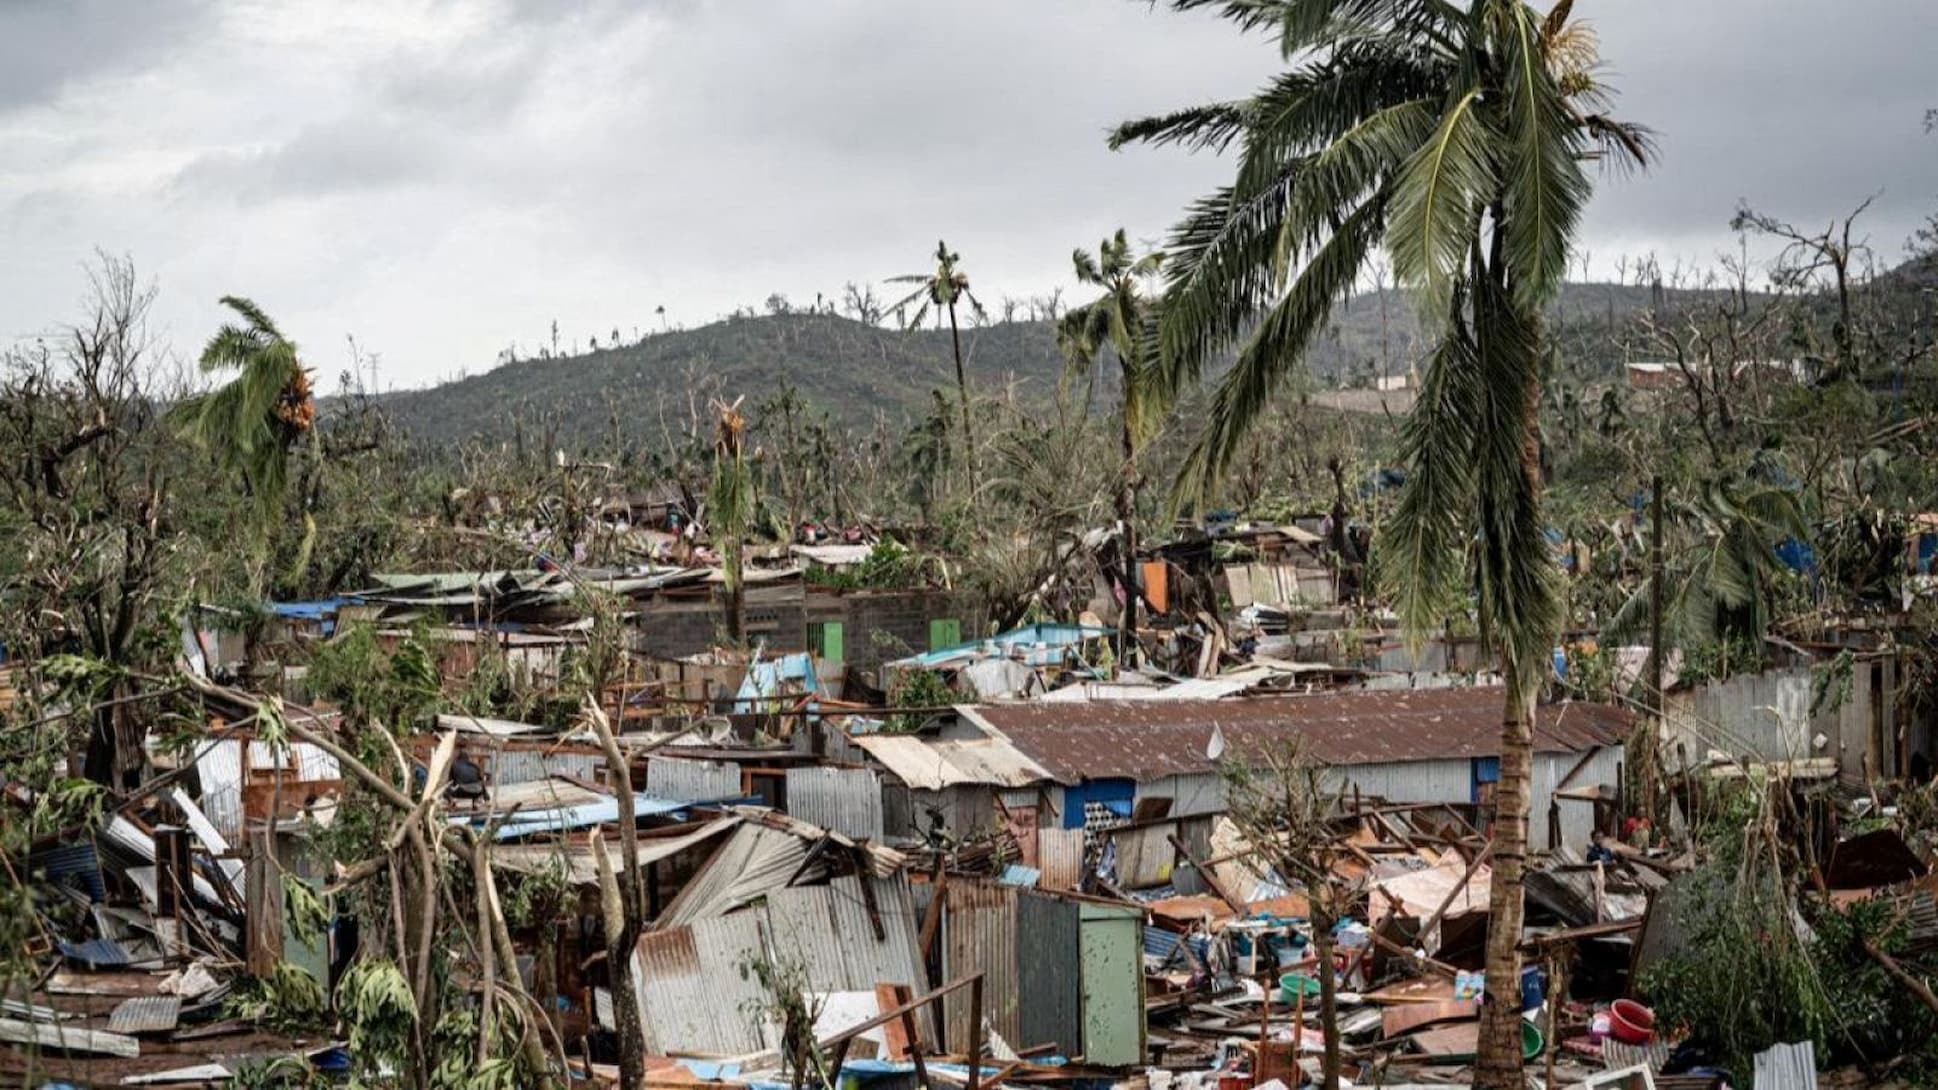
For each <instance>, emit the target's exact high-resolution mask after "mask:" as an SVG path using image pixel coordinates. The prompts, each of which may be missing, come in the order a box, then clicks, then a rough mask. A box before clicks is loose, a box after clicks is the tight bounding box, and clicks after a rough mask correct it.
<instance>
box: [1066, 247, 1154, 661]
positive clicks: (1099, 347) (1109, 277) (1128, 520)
mask: <svg viewBox="0 0 1938 1090" xmlns="http://www.w3.org/2000/svg"><path fill="white" fill-rule="evenodd" d="M1070 259H1071V262H1072V264H1073V265H1074V266H1075V268H1076V273H1077V282H1078V283H1080V284H1087V285H1092V286H1094V287H1099V288H1102V289H1103V291H1104V293H1103V295H1101V296H1099V297H1098V298H1097V299H1096V300H1094V301H1092V302H1090V303H1087V304H1085V305H1084V306H1081V307H1077V308H1076V309H1074V310H1071V311H1070V312H1068V313H1066V314H1065V315H1064V316H1063V319H1062V320H1061V321H1060V322H1058V323H1057V345H1058V347H1060V348H1061V349H1062V350H1063V356H1064V360H1065V361H1066V364H1067V371H1068V373H1069V374H1071V375H1073V376H1075V375H1082V376H1084V377H1085V378H1086V379H1089V378H1091V377H1092V376H1094V375H1095V373H1096V368H1097V362H1098V359H1099V357H1100V356H1102V355H1103V354H1104V353H1105V352H1109V353H1110V355H1112V356H1113V357H1115V358H1116V360H1117V374H1118V380H1119V383H1120V384H1121V386H1122V388H1123V406H1122V409H1121V416H1122V430H1121V433H1120V441H1121V442H1122V444H1123V454H1124V463H1123V466H1122V467H1121V470H1120V473H1119V477H1118V481H1117V521H1118V524H1119V527H1120V529H1121V532H1122V544H1123V550H1124V570H1123V581H1124V613H1123V621H1122V633H1123V636H1122V641H1123V646H1122V648H1121V651H1122V653H1123V654H1124V655H1126V656H1128V655H1129V654H1130V653H1131V651H1132V649H1133V648H1134V647H1135V646H1136V641H1137V599H1138V589H1137V588H1138V578H1137V532H1136V517H1137V489H1138V486H1139V485H1140V484H1141V483H1142V482H1141V480H1140V477H1139V473H1138V469H1137V453H1138V450H1139V448H1141V447H1142V446H1143V444H1144V442H1145V441H1146V440H1148V439H1149V438H1150V437H1151V434H1152V433H1153V432H1154V431H1156V430H1157V425H1158V422H1159V421H1160V420H1161V419H1162V417H1163V414H1164V409H1165V405H1166V400H1165V393H1166V391H1165V390H1164V389H1163V387H1162V386H1161V384H1160V383H1159V382H1158V377H1159V371H1158V367H1157V360H1156V355H1157V352H1156V338H1155V337H1154V333H1155V331H1156V317H1157V309H1156V306H1155V304H1154V302H1153V301H1152V300H1151V299H1150V298H1149V297H1148V296H1147V295H1146V294H1145V289H1146V287H1147V286H1148V285H1150V284H1151V282H1152V281H1154V280H1155V279H1156V278H1157V274H1158V270H1159V268H1160V267H1161V266H1162V264H1163V262H1164V254H1163V253H1162V252H1157V251H1154V252H1152V253H1148V254H1145V255H1144V256H1142V257H1138V256H1136V255H1134V254H1133V253H1132V252H1131V247H1130V242H1129V241H1128V240H1126V239H1125V237H1124V231H1123V229H1122V228H1118V230H1117V233H1116V234H1115V235H1112V236H1111V237H1110V238H1107V239H1105V240H1104V241H1103V244H1102V245H1100V246H1099V247H1098V248H1097V252H1096V253H1095V254H1094V255H1093V254H1091V253H1090V252H1088V251H1086V250H1077V251H1075V252H1073V253H1072V254H1071V255H1070ZM1123 661H1124V662H1125V663H1126V664H1128V663H1129V662H1130V659H1129V658H1128V657H1126V658H1125V659H1124V660H1123Z"/></svg>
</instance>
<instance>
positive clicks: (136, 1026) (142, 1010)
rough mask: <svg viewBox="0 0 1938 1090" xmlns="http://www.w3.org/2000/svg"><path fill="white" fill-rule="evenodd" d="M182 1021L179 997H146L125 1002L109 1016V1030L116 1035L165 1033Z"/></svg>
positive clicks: (180, 998)
mask: <svg viewBox="0 0 1938 1090" xmlns="http://www.w3.org/2000/svg"><path fill="white" fill-rule="evenodd" d="M181 1019H182V997H181V996H179V995H146V996H138V997H136V998H133V999H126V1000H123V1001H122V1002H121V1003H120V1004H119V1005H118V1006H116V1007H115V1008H114V1012H113V1013H112V1014H110V1015H108V1029H110V1030H112V1031H113V1032H115V1033H164V1032H166V1031H168V1030H171V1029H174V1028H175V1024H176V1023H177V1022H179V1021H181Z"/></svg>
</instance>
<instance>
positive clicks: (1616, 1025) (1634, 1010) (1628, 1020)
mask: <svg viewBox="0 0 1938 1090" xmlns="http://www.w3.org/2000/svg"><path fill="white" fill-rule="evenodd" d="M1608 1035H1609V1036H1610V1037H1613V1038H1615V1039H1616V1040H1617V1041H1622V1042H1624V1043H1626V1044H1631V1045H1646V1044H1648V1043H1649V1042H1650V1041H1653V1040H1655V1012H1654V1011H1652V1010H1650V1009H1649V1008H1647V1007H1645V1006H1643V1005H1642V1004H1640V1003H1637V1002H1636V1001H1635V1000H1633V999H1617V1000H1616V1001H1615V1002H1614V1003H1611V1004H1610V1005H1609V1007H1608Z"/></svg>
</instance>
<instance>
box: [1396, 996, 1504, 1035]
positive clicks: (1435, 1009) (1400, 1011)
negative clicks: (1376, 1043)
mask: <svg viewBox="0 0 1938 1090" xmlns="http://www.w3.org/2000/svg"><path fill="white" fill-rule="evenodd" d="M1479 1017H1480V1002H1479V1001H1478V1000H1473V999H1453V1000H1448V1001H1445V1002H1440V1003H1406V1004H1403V1005H1398V1006H1392V1007H1388V1008H1386V1009H1385V1010H1383V1011H1381V1012H1380V1036H1382V1037H1388V1038H1392V1037H1399V1036H1402V1035H1404V1034H1405V1033H1406V1032H1407V1031H1409V1030H1414V1029H1418V1028H1420V1027H1421V1026H1430V1025H1432V1024H1434V1023H1435V1022H1458V1021H1464V1020H1466V1019H1469V1018H1479Z"/></svg>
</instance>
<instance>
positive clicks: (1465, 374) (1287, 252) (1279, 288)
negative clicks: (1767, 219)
mask: <svg viewBox="0 0 1938 1090" xmlns="http://www.w3.org/2000/svg"><path fill="white" fill-rule="evenodd" d="M1570 3H1571V0H1560V2H1559V3H1557V4H1556V6H1555V8H1554V9H1553V10H1552V11H1551V12H1549V13H1547V14H1546V15H1543V14H1541V13H1540V12H1538V11H1536V10H1535V9H1533V8H1532V7H1530V6H1528V5H1527V4H1526V3H1524V2H1523V0H1471V3H1470V4H1469V5H1468V6H1467V8H1466V9H1464V10H1463V9H1462V8H1461V7H1457V6H1455V5H1454V4H1453V3H1451V2H1449V0H1171V6H1172V7H1173V8H1175V9H1179V10H1188V9H1196V8H1205V7H1212V8H1215V9H1217V10H1219V11H1220V12H1221V13H1222V14H1224V15H1225V16H1226V17H1228V18H1230V19H1232V20H1233V21H1234V22H1236V23H1237V24H1239V26H1240V27H1241V28H1243V29H1245V30H1270V31H1272V32H1274V33H1275V34H1276V36H1277V38H1278V41H1279V43H1280V46H1281V49H1282V51H1283V55H1284V57H1285V59H1286V60H1287V62H1289V64H1290V65H1291V67H1290V68H1289V70H1288V71H1286V72H1285V73H1284V74H1282V75H1280V76H1279V77H1277V78H1276V79H1274V80H1272V81H1271V82H1270V83H1268V84H1267V85H1266V86H1265V87H1264V88H1263V89H1262V90H1260V91H1259V92H1258V93H1257V94H1255V95H1253V96H1252V97H1250V98H1246V99H1241V100H1238V101H1235V102H1226V103H1219V104H1214V105H1211V106H1202V107H1195V108H1192V109H1187V110H1184V111H1181V112H1179V113H1175V114H1171V115H1168V116H1164V117H1156V118H1150V119H1147V120H1144V121H1136V122H1131V123H1128V124H1126V125H1124V126H1121V127H1120V128H1119V129H1118V130H1117V131H1116V132H1115V133H1114V134H1113V136H1112V143H1113V145H1115V146H1121V145H1123V144H1125V143H1127V142H1132V141H1145V142H1155V143H1175V144H1182V145H1185V146H1188V147H1192V148H1209V149H1214V150H1225V149H1230V148H1233V147H1236V149H1237V150H1238V152H1239V156H1238V167H1237V173H1236V175H1235V177H1234V178H1233V180H1232V182H1231V183H1230V184H1229V185H1227V186H1225V187H1223V188H1221V189H1219V190H1218V191H1216V192H1215V193H1213V194H1211V195H1210V196H1208V197H1205V198H1203V199H1201V200H1199V201H1198V202H1197V203H1195V204H1194V205H1192V206H1191V207H1190V208H1189V209H1188V210H1187V212H1186V215H1185V219H1184V220H1183V222H1182V223H1181V224H1180V225H1179V226H1178V228H1177V229H1176V232H1175V236H1174V238H1173V241H1172V244H1171V246H1170V253H1171V258H1170V262H1169V264H1168V266H1167V267H1168V269H1169V275H1168V278H1167V288H1166V292H1165V297H1164V302H1163V314H1162V317H1161V319H1160V322H1159V328H1158V342H1159V351H1160V356H1159V359H1160V364H1161V366H1162V367H1163V368H1164V369H1165V371H1166V373H1167V375H1168V376H1169V378H1170V380H1171V381H1173V382H1178V383H1181V382H1185V381H1190V380H1195V379H1196V378H1197V377H1199V376H1200V375H1201V374H1202V373H1203V371H1204V370H1205V369H1206V368H1207V367H1208V366H1209V365H1210V364H1211V363H1212V362H1213V361H1216V360H1219V359H1222V358H1223V357H1224V354H1225V352H1226V351H1227V350H1228V349H1231V348H1234V347H1235V348H1236V359H1235V361H1234V362H1233V363H1232V365H1231V367H1230V368H1229V370H1227V371H1226V372H1225V374H1224V376H1223V378H1222V379H1221V380H1220V381H1219V383H1218V389H1217V392H1216V394H1215V396H1214V399H1213V403H1212V407H1211V411H1210V413H1209V419H1208V422H1207V427H1206V430H1205V432H1204V434H1203V436H1202V437H1201V438H1200V439H1199V440H1198V442H1197V443H1196V445H1195V446H1194V448H1193V450H1192V452H1191V454H1190V455H1189V456H1188V458H1187V461H1186V465H1185V470H1184V474H1183V476H1182V478H1181V482H1180V483H1181V486H1182V488H1183V489H1184V490H1185V491H1186V492H1187V493H1188V494H1191V495H1195V496H1197V497H1199V498H1203V497H1204V496H1206V495H1207V494H1208V493H1209V492H1210V491H1211V489H1212V486H1213V484H1214V482H1216V480H1217V479H1218V476H1219V474H1220V473H1221V472H1222V471H1223V470H1224V469H1225V467H1226V466H1228V465H1229V464H1230V462H1231V461H1232V459H1233V457H1234V455H1235V454H1236V452H1237V451H1238V450H1239V449H1240V445H1241V443H1242V441H1243V440H1244V438H1245V436H1246V433H1247V431H1248V430H1249V428H1250V426H1251V425H1252V423H1253V422H1254V421H1255V420H1256V419H1257V418H1258V416H1259V415H1260V414H1261V413H1262V412H1264V411H1265V409H1266V406H1267V405H1268V403H1269V401H1270V399H1271V395H1272V392H1273V391H1274V389H1275V388H1276V387H1278V386H1279V385H1280V384H1281V383H1282V382H1283V381H1284V379H1285V378H1286V376H1287V375H1289V374H1291V373H1293V372H1294V371H1295V370H1296V369H1297V368H1298V367H1300V366H1301V365H1302V357H1303V354H1304V351H1305V348H1306V346H1307V345H1308V344H1309V343H1310V341H1311V339H1312V337H1313V335H1314V334H1315V332H1317V331H1318V330H1319V328H1320V327H1321V326H1322V325H1323V324H1324V323H1325V322H1326V320H1327V318H1328V316H1329V314H1330V313H1331V311H1332V308H1333V306H1334V304H1336V303H1337V302H1339V301H1340V300H1341V299H1343V298H1344V297H1345V296H1346V295H1347V294H1348V293H1349V292H1350V291H1351V290H1352V288H1353V285H1354V283H1355V282H1356V281H1357V279H1358V278H1359V277H1360V276H1361V275H1362V273H1363V272H1364V271H1365V270H1366V269H1367V267H1368V266H1369V264H1370V263H1371V262H1372V261H1373V260H1374V259H1375V256H1376V252H1377V250H1378V249H1379V248H1380V247H1382V246H1383V247H1384V249H1385V251H1386V254H1387V255H1388V257H1389V258H1390V259H1391V261H1392V266H1393V271H1394V274H1395V277H1396V279H1397V280H1398V281H1399V282H1400V283H1402V284H1405V285H1407V286H1409V287H1410V288H1412V289H1413V290H1414V291H1415V292H1416V293H1417V295H1418V297H1419V300H1420V305H1421V307H1422V309H1423V312H1424V314H1425V317H1426V319H1427V322H1428V328H1430V329H1434V330H1436V331H1437V337H1438V346H1437V348H1436V349H1435V351H1434V352H1433V353H1432V355H1431V357H1430V358H1429V359H1428V360H1427V362H1426V373H1425V381H1424V384H1423V387H1422V390H1421V393H1420V396H1419V399H1418V401H1417V402H1416V404H1415V407H1414V409H1413V411H1412V414H1411V416H1410V418H1409V420H1408V422H1407V427H1406V432H1405V453H1406V455H1407V460H1408V462H1409V463H1410V472H1409V473H1408V475H1407V480H1406V484H1405V486H1404V490H1403V492H1402V493H1401V497H1400V500H1399V504H1398V507H1397V510H1396V511H1395V512H1394V514H1393V516H1392V517H1391V518H1390V520H1389V521H1388V523H1387V526H1386V527H1385V532H1384V534H1383V537H1382V540H1381V541H1380V543H1379V548H1378V550H1377V553H1378V572H1379V574H1380V575H1381V576H1382V579H1381V583H1382V585H1383V586H1385V587H1386V588H1388V589H1389V591H1390V592H1391V596H1392V598H1393V603H1394V605H1395V607H1396V608H1397V610H1398V611H1399V613H1400V616H1401V618H1402V621H1403V622H1404V624H1405V626H1406V627H1407V630H1408V631H1409V632H1410V633H1412V634H1413V635H1414V637H1415V638H1419V637H1420V636H1422V635H1423V634H1424V633H1426V632H1428V631H1429V630H1430V629H1431V628H1432V627H1434V626H1435V625H1437V624H1438V623H1439V621H1440V620H1441V619H1442V618H1444V617H1446V616H1448V615H1449V613H1450V612H1452V611H1453V610H1455V609H1464V608H1465V607H1466V601H1465V598H1464V594H1465V591H1466V589H1467V588H1474V589H1476V590H1477V591H1478V594H1477V600H1476V603H1475V604H1476V607H1477V611H1478V614H1479V618H1478V619H1479V621H1480V627H1481V632H1482V635H1483V636H1484V637H1485V638H1486V639H1487V640H1488V642H1489V644H1490V646H1492V647H1493V648H1495V649H1496V651H1497V652H1498V654H1499V655H1500V658H1501V665H1502V673H1503V676H1504V679H1505V682H1506V686H1505V687H1506V694H1505V700H1504V705H1505V707H1504V710H1503V714H1502V728H1501V778H1500V783H1499V785H1498V788H1497V802H1496V809H1495V821H1494V833H1493V837H1494V860H1495V862H1494V872H1493V889H1492V895H1493V902H1492V903H1493V919H1492V923H1491V925H1490V927H1489V929H1488V943H1487V990H1488V993H1489V995H1488V998H1489V1002H1488V1003H1487V1004H1486V1006H1485V1007H1484V1008H1483V1013H1482V1024H1481V1035H1480V1054H1479V1059H1478V1064H1477V1081H1476V1085H1477V1086H1486V1087H1497V1088H1505V1087H1510V1086H1518V1085H1519V1084H1520V1078H1521V1075H1520V1072H1521V1056H1520V1026H1519V1024H1518V1023H1519V1015H1518V1013H1517V1012H1518V1011H1519V1009H1520V1000H1519V997H1518V994H1517V991H1518V988H1519V980H1520V974H1519V962H1520V958H1519V953H1518V951H1517V949H1516V947H1517V944H1518V943H1519V941H1520V937H1521V925H1522V918H1523V917H1522V900H1521V879H1522V875H1523V873H1524V871H1525V865H1526V855H1527V811H1528V785H1529V776H1530V767H1531V763H1532V755H1531V724H1530V720H1531V719H1532V715H1533V700H1534V696H1535V694H1536V692H1537V688H1538V682H1539V678H1540V673H1539V670H1540V663H1541V660H1542V658H1543V657H1544V656H1545V655H1546V654H1547V652H1548V650H1549V648H1550V647H1551V646H1552V643H1553V638H1554V634H1555V632H1556V630H1557V627H1558V625H1559V619H1560V607H1559V601H1558V596H1557V593H1556V588H1555V585H1554V584H1555V578H1554V566H1553V563H1552V560H1551V558H1550V557H1549V555H1548V548H1547V544H1546V542H1545V541H1544V540H1543V537H1542V529H1543V523H1542V518H1541V511H1540V483H1541V482H1540V465H1539V429H1538V428H1537V426H1536V425H1537V416H1538V410H1539V406H1540V404H1541V396H1540V377H1541V373H1542V368H1543V362H1544V358H1545V356H1546V349H1545V347H1544V344H1543V329H1542V311H1543V308H1544V307H1545V306H1546V305H1547V304H1548V303H1549V302H1550V301H1551V300H1552V299H1553V298H1554V296H1555V293H1556V291H1557V289H1558V287H1559V285H1560V283H1561V280H1562V278H1563V276H1564V275H1565V273H1566V270H1567V265H1568V254H1569V244H1570V240H1571V238H1572V236H1573V234H1574V229H1575V225H1576V223H1577V221H1578V220H1579V218H1580V213H1581V209H1582V206H1583V204H1585V203H1586V201H1587V199H1588V195H1589V193H1590V191H1591V189H1592V185H1591V182H1590V179H1589V176H1588V173H1587V167H1586V162H1587V161H1588V160H1590V159H1592V158H1595V157H1598V156H1599V157H1605V158H1607V159H1609V160H1610V161H1612V162H1616V163H1620V164H1625V165H1639V164H1640V163H1642V162H1643V161H1644V160H1645V159H1646V157H1647V155H1648V153H1649V151H1650V148H1649V143H1648V134H1647V132H1646V130H1643V129H1641V128H1639V127H1636V126H1633V125H1627V124H1624V123H1621V122H1618V121H1614V120H1611V119H1610V118H1608V117H1607V116H1606V115H1605V114H1604V113H1602V112H1600V111H1601V109H1602V104H1603V102H1604V101H1605V99H1606V93H1605V91H1604V90H1603V88H1602V87H1601V86H1600V85H1599V84H1597V82H1596V81H1595V78H1594V75H1593V67H1594V64H1595V55H1594V39H1593V36H1592V34H1590V33H1589V32H1588V31H1587V30H1586V29H1585V28H1583V27H1581V26H1578V25H1571V24H1570V23H1569V21H1568V17H1569V8H1570ZM1330 1074H1331V1073H1329V1075H1330ZM1328 1081H1331V1080H1330V1079H1329V1080H1328Z"/></svg>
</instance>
